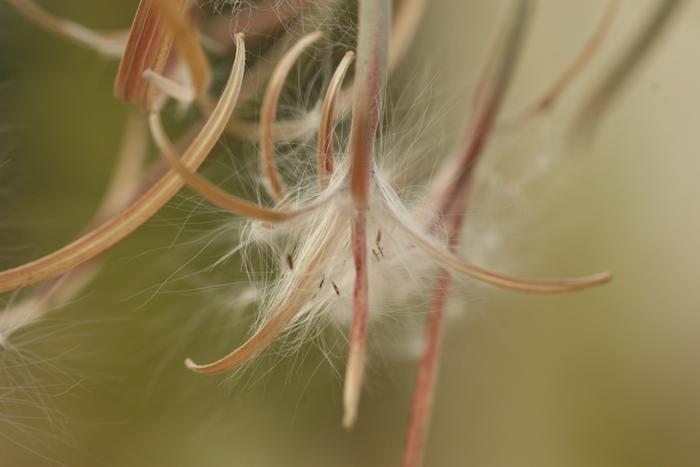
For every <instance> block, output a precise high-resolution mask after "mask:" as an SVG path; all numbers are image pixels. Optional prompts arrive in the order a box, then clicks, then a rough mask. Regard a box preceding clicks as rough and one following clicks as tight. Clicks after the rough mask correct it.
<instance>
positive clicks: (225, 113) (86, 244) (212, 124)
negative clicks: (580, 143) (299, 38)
mask: <svg viewBox="0 0 700 467" xmlns="http://www.w3.org/2000/svg"><path fill="white" fill-rule="evenodd" d="M237 39H238V42H239V47H238V48H237V53H236V59H235V60H234V64H233V67H232V69H231V74H230V76H229V80H228V82H227V84H226V87H225V88H224V91H223V93H222V95H221V98H220V100H219V102H218V104H217V105H216V108H215V109H214V111H213V112H212V114H211V115H210V116H209V118H208V119H207V122H206V123H205V125H204V126H203V127H202V129H201V130H200V131H199V133H198V134H197V136H196V137H195V139H194V141H193V142H192V143H191V144H190V145H189V146H188V148H187V150H186V151H185V153H184V155H183V162H184V164H185V165H186V166H187V167H189V168H190V169H192V170H195V169H197V168H198V167H199V166H200V165H201V164H202V163H203V162H204V160H205V159H206V157H207V156H208V154H209V152H210V151H211V149H212V148H213V147H214V145H215V144H216V141H217V140H218V138H219V137H220V136H221V133H222V132H223V130H224V127H225V125H226V122H227V121H228V119H229V118H230V116H231V112H232V111H233V108H234V106H235V103H236V100H237V98H238V90H239V89H240V85H241V81H242V78H243V71H244V68H245V46H244V45H243V39H242V37H241V36H238V37H237ZM183 185H184V183H183V181H182V179H181V178H180V176H179V175H178V174H177V173H176V172H174V171H169V172H167V173H166V174H165V175H163V176H162V177H161V178H160V179H159V180H158V181H157V182H155V183H154V185H153V186H152V187H151V188H150V189H149V190H148V191H147V192H145V193H144V194H143V195H141V196H140V197H139V198H138V199H137V200H135V201H134V202H133V203H132V204H131V205H130V206H129V207H128V208H126V209H125V210H124V211H122V212H121V213H119V214H118V215H116V216H114V217H112V218H111V219H109V220H108V221H107V222H105V223H103V224H102V225H100V226H99V227H97V228H96V229H94V230H93V231H91V232H89V233H87V234H86V235H84V236H82V237H81V238H79V239H78V240H76V241H74V242H73V243H71V244H69V245H67V246H65V247H63V248H61V249H60V250H58V251H56V252H54V253H51V254H49V255H47V256H45V257H43V258H41V259H38V260H36V261H33V262H31V263H28V264H25V265H22V266H19V267H16V268H13V269H9V270H6V271H2V272H0V292H5V291H8V290H13V289H17V288H21V287H26V286H28V285H31V284H34V283H37V282H40V281H43V280H46V279H50V278H52V277H56V276H58V275H61V274H63V273H65V272H67V271H70V270H72V269H74V268H76V267H77V266H79V265H81V264H83V263H84V262H86V261H89V260H90V259H92V258H94V257H95V256H97V255H98V254H100V253H102V252H103V251H105V250H107V249H108V248H110V247H112V246H113V245H114V244H116V243H117V242H119V241H120V240H122V239H123V238H124V237H126V236H128V235H129V234H131V233H132V232H133V231H134V230H136V229H137V228H138V227H139V226H140V225H142V224H143V223H144V222H146V221H147V220H148V219H149V218H151V217H152V216H153V215H154V214H155V213H156V212H158V210H160V208H161V207H163V206H164V205H165V204H166V203H167V202H168V201H169V200H170V199H171V198H172V197H173V196H174V195H175V194H176V193H177V192H178V191H179V190H180V189H181V188H182V186H183Z"/></svg>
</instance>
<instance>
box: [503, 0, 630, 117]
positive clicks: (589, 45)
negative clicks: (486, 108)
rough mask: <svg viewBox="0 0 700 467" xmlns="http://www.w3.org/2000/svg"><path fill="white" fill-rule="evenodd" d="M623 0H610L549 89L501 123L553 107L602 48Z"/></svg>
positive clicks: (534, 114)
mask: <svg viewBox="0 0 700 467" xmlns="http://www.w3.org/2000/svg"><path fill="white" fill-rule="evenodd" d="M621 4H622V0H610V1H609V2H608V7H607V8H606V9H605V13H603V16H602V18H601V19H600V22H599V23H598V25H597V26H596V28H595V30H594V31H593V33H592V34H591V36H590V37H589V38H588V40H587V41H586V43H585V44H584V46H583V47H582V48H581V51H580V52H579V53H578V55H577V56H576V58H575V59H574V61H573V62H572V63H571V64H570V65H569V67H568V68H566V69H565V70H564V72H563V73H562V74H561V75H560V76H559V77H558V78H557V79H556V80H555V81H554V83H553V84H552V85H551V86H550V87H549V88H548V89H547V91H546V92H545V93H544V94H542V95H541V96H539V97H538V98H537V99H535V100H534V101H533V102H532V103H530V104H528V105H527V106H525V107H524V108H523V109H522V110H521V111H519V112H517V113H516V114H515V115H514V116H512V117H510V118H508V119H507V120H506V122H504V123H502V124H501V125H499V127H501V126H503V127H506V128H511V127H515V126H518V125H520V124H522V123H524V122H526V121H528V120H530V119H531V118H533V117H535V116H536V115H538V114H540V113H542V112H545V111H547V110H549V109H551V108H552V107H553V106H554V104H555V103H556V102H557V100H558V99H559V98H560V97H561V95H562V94H563V93H564V91H566V89H567V88H568V87H569V86H570V85H571V83H572V82H573V81H574V80H575V79H576V77H578V76H579V75H580V74H581V72H582V71H583V70H584V69H585V68H586V66H587V65H588V64H589V63H590V62H591V60H592V59H593V57H594V56H595V55H596V52H598V50H599V49H600V46H601V45H602V44H603V41H604V40H605V38H606V37H607V35H608V32H610V28H611V26H612V24H613V22H614V19H615V17H616V16H617V12H618V11H619V10H620V5H621Z"/></svg>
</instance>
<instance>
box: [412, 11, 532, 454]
mask: <svg viewBox="0 0 700 467" xmlns="http://www.w3.org/2000/svg"><path fill="white" fill-rule="evenodd" d="M529 9H530V2H529V1H527V0H521V1H520V2H519V4H518V8H517V10H516V12H515V13H514V16H513V20H512V22H511V25H510V28H509V29H508V34H507V36H506V38H505V43H504V49H503V51H502V52H501V53H502V56H501V57H498V56H494V57H491V58H490V59H489V62H488V63H487V66H486V69H485V71H484V73H485V75H484V78H483V79H482V80H481V84H480V86H479V88H478V89H477V95H476V96H475V98H474V109H473V111H474V114H475V116H474V117H473V122H474V126H473V129H472V133H471V137H470V138H469V140H468V141H467V144H466V146H465V149H464V151H463V152H462V155H461V156H460V158H459V159H458V161H457V166H456V169H457V170H456V171H455V173H454V176H453V177H452V178H451V179H450V180H449V182H448V185H447V187H446V189H444V190H443V191H442V194H443V196H442V199H441V200H440V202H439V203H438V214H439V216H440V217H441V218H442V219H444V220H445V222H446V224H447V228H448V235H449V246H450V250H454V249H455V248H456V247H457V246H458V244H459V237H460V233H461V230H462V226H463V224H464V217H465V215H466V207H467V195H468V194H469V188H470V186H471V178H472V175H473V173H474V166H475V165H476V162H477V160H478V157H479V155H480V154H481V153H482V150H483V148H484V145H485V144H486V142H487V140H488V136H489V134H490V133H491V130H492V127H493V124H494V121H495V119H496V116H497V114H498V110H499V108H500V104H501V102H502V100H503V97H504V95H505V93H506V91H507V90H508V85H509V84H510V80H511V75H512V73H513V71H514V69H515V66H516V62H517V58H518V56H519V50H520V46H521V43H522V38H523V36H524V34H525V30H526V25H527V19H528V17H529ZM494 67H495V68H494ZM488 75H491V77H490V79H489V77H488ZM451 282H452V278H451V276H450V273H449V272H448V271H442V272H441V273H440V276H439V278H438V280H437V284H436V291H435V294H434V295H433V302H432V305H431V309H430V314H429V315H428V321H427V323H426V331H425V344H424V349H423V356H422V358H421V362H420V366H419V369H418V375H417V377H416V386H415V388H414V392H413V401H412V404H411V416H410V421H409V426H408V432H407V437H406V447H405V450H404V460H403V466H404V467H418V466H420V465H421V463H422V460H423V452H424V450H425V442H426V438H427V431H428V426H429V425H430V417H431V410H432V405H433V400H434V398H435V385H436V381H437V378H438V369H439V357H440V347H441V342H442V334H443V333H442V328H443V318H444V315H445V308H446V306H447V300H448V291H449V287H450V284H451Z"/></svg>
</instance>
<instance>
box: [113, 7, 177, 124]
mask: <svg viewBox="0 0 700 467" xmlns="http://www.w3.org/2000/svg"><path fill="white" fill-rule="evenodd" d="M174 1H175V4H174V5H177V6H178V8H181V9H182V8H184V5H185V0H174ZM173 40H174V38H173V35H172V34H171V33H170V32H169V31H168V30H167V27H166V25H165V24H164V22H163V21H162V18H161V15H160V14H159V12H158V11H157V9H156V8H154V7H153V4H152V2H151V0H142V1H141V2H140V3H139V6H138V9H137V10H136V14H135V15H134V21H133V22H132V24H131V29H130V30H129V40H128V42H127V44H126V49H125V50H124V54H123V55H122V59H121V61H120V62H119V71H118V72H117V79H116V80H115V82H114V95H115V96H116V97H117V98H119V99H121V100H123V101H125V102H133V103H135V104H137V105H139V106H140V107H142V108H144V109H146V110H152V109H154V108H156V107H158V106H159V105H160V104H161V103H162V96H160V95H159V93H158V90H157V88H155V87H154V86H152V85H151V84H150V83H149V82H148V81H147V80H145V79H144V78H143V73H144V71H146V70H152V71H153V72H154V73H157V74H159V75H165V74H166V73H165V69H166V65H168V61H169V60H170V59H171V50H172V44H173Z"/></svg>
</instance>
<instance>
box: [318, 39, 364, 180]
mask: <svg viewBox="0 0 700 467" xmlns="http://www.w3.org/2000/svg"><path fill="white" fill-rule="evenodd" d="M354 59H355V53H354V52H347V53H346V54H345V56H344V57H343V59H342V60H341V61H340V64H339V65H338V68H336V70H335V73H333V77H332V78H331V82H330V83H329V84H328V89H327V90H326V95H325V96H324V97H323V104H322V106H321V123H320V124H319V128H318V142H317V148H316V152H317V157H316V174H317V175H318V182H319V184H320V185H321V188H325V187H326V186H328V181H329V180H330V178H331V175H333V170H334V166H335V163H334V161H333V157H334V156H333V133H334V131H333V130H334V129H335V127H334V126H333V122H334V118H335V105H336V101H337V100H338V94H339V93H340V87H341V86H342V85H343V79H344V78H345V74H346V73H347V71H348V68H350V64H351V63H352V61H353V60H354Z"/></svg>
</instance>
